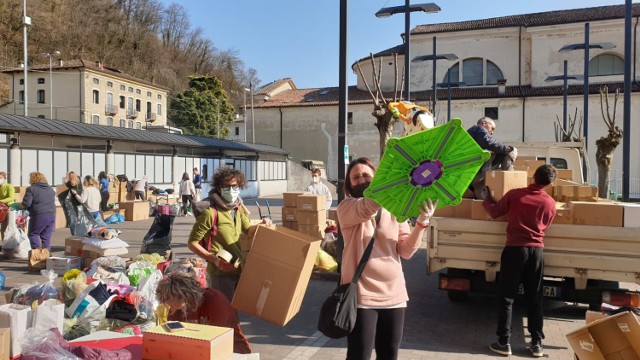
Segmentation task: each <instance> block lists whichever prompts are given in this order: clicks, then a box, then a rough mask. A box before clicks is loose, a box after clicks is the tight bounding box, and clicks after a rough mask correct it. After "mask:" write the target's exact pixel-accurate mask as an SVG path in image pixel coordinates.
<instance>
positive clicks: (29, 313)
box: [0, 304, 33, 357]
mask: <svg viewBox="0 0 640 360" xmlns="http://www.w3.org/2000/svg"><path fill="white" fill-rule="evenodd" d="M32 323H33V310H31V306H26V305H18V304H5V305H0V328H10V329H11V356H12V357H13V356H16V355H19V354H21V353H22V345H21V344H20V343H21V340H22V338H23V337H24V332H25V331H27V328H30V327H31V324H32Z"/></svg>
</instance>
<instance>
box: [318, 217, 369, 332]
mask: <svg viewBox="0 0 640 360" xmlns="http://www.w3.org/2000/svg"><path fill="white" fill-rule="evenodd" d="M381 213H382V209H380V210H379V211H378V215H376V230H375V232H374V233H373V236H372V237H371V241H369V244H368V245H367V248H366V249H365V251H364V254H362V258H361V259H360V262H359V263H358V267H357V268H356V272H355V274H353V279H351V282H350V283H347V284H343V285H340V282H338V287H336V288H335V290H333V292H332V293H331V295H330V296H329V297H328V298H327V299H326V300H325V301H324V303H323V304H322V307H321V308H320V317H319V319H318V330H320V332H322V333H323V334H324V335H325V336H327V337H330V338H332V339H340V338H342V337H345V336H347V335H349V334H350V333H351V331H353V328H354V327H355V326H356V317H357V312H358V310H357V308H356V307H357V305H358V280H360V275H362V271H364V267H365V265H367V261H368V260H369V256H371V251H372V250H373V243H374V242H375V240H376V233H377V232H378V225H377V224H378V223H379V222H380V215H381Z"/></svg>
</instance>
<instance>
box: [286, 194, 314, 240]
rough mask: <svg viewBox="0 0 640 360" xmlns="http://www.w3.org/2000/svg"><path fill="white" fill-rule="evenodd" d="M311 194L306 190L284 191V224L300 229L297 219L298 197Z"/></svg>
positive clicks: (290, 227) (287, 226)
mask: <svg viewBox="0 0 640 360" xmlns="http://www.w3.org/2000/svg"><path fill="white" fill-rule="evenodd" d="M305 194H309V193H308V192H305V191H290V192H286V193H282V198H283V202H284V206H283V207H282V226H284V227H286V228H288V229H291V230H298V220H297V219H296V209H297V208H298V201H297V198H298V196H300V195H305Z"/></svg>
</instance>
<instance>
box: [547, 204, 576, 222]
mask: <svg viewBox="0 0 640 360" xmlns="http://www.w3.org/2000/svg"><path fill="white" fill-rule="evenodd" d="M551 223H552V224H573V209H571V208H570V207H569V205H567V204H565V203H556V217H554V218H553V221H552V222H551Z"/></svg>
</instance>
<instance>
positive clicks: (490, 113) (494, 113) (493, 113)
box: [484, 106, 498, 120]
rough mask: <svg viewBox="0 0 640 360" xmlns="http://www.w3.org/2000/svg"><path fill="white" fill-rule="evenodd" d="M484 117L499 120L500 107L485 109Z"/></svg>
mask: <svg viewBox="0 0 640 360" xmlns="http://www.w3.org/2000/svg"><path fill="white" fill-rule="evenodd" d="M484 116H487V117H490V118H492V119H493V120H498V107H497V106H490V107H486V108H484Z"/></svg>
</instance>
